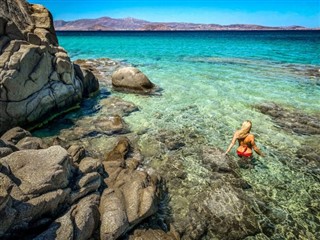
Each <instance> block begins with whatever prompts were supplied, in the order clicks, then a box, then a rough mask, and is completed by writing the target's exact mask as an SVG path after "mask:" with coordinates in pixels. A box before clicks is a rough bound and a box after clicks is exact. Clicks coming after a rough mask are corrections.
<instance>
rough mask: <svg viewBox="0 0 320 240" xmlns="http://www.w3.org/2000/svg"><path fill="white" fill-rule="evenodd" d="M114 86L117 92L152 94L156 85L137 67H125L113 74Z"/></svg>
mask: <svg viewBox="0 0 320 240" xmlns="http://www.w3.org/2000/svg"><path fill="white" fill-rule="evenodd" d="M112 86H113V88H114V89H116V90H120V91H126V92H135V93H142V94H150V93H152V92H154V91H155V85H154V84H153V83H152V82H150V80H149V79H148V77H147V76H146V75H144V74H143V73H142V72H141V71H140V70H139V69H137V68H135V67H123V68H120V69H118V70H116V71H115V72H114V73H113V74H112Z"/></svg>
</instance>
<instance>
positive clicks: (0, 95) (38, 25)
mask: <svg viewBox="0 0 320 240" xmlns="http://www.w3.org/2000/svg"><path fill="white" fill-rule="evenodd" d="M0 3H1V6H2V8H1V9H0V110H1V111H0V124H1V125H0V126H1V127H0V136H1V137H0V216H1V218H0V238H1V239H38V240H40V239H101V240H103V239H106V240H111V239H125V240H128V239H129V240H138V239H145V240H149V239H167V240H171V239H172V240H177V239H182V240H189V239H194V240H196V239H228V240H231V239H246V240H264V239H272V240H276V239H285V237H288V236H289V237H292V239H294V237H293V236H294V235H299V234H300V233H301V235H303V236H307V235H308V234H309V236H311V238H310V239H312V237H313V236H316V237H319V233H315V234H314V232H317V231H314V229H313V225H312V224H309V225H310V226H305V225H303V223H301V222H299V220H296V219H298V218H296V215H294V214H292V213H291V212H290V210H287V209H286V208H283V207H282V205H281V203H277V202H275V200H274V199H273V198H272V197H273V195H276V194H277V192H276V190H279V189H280V188H282V189H284V191H285V190H286V189H285V188H286V186H287V185H283V186H281V184H282V183H281V182H280V180H279V181H278V179H273V178H272V179H271V180H269V181H265V182H267V183H270V186H267V187H266V189H259V190H257V189H254V188H253V187H252V186H251V185H250V184H249V183H248V182H247V181H246V180H245V178H244V177H243V174H242V172H241V171H242V170H241V168H240V167H241V162H237V161H235V159H234V158H232V157H229V156H226V155H224V154H223V151H222V150H221V149H219V148H217V147H215V146H212V145H210V144H209V143H208V141H207V139H206V138H205V136H204V134H203V133H202V132H201V131H199V129H201V128H202V127H203V126H202V125H203V124H204V123H203V121H204V119H203V118H202V117H201V115H200V114H198V113H199V109H198V106H196V105H191V106H189V107H186V108H183V109H181V112H179V114H180V117H181V118H182V119H186V118H189V119H190V118H192V123H193V124H194V125H193V126H190V125H188V124H180V125H179V126H177V127H176V128H174V129H168V128H165V127H162V128H161V127H159V128H157V129H154V130H151V131H152V133H151V134H147V131H148V129H143V130H140V131H138V132H132V131H131V129H130V125H129V124H128V123H127V122H126V117H127V116H128V115H130V114H133V113H134V112H136V111H139V107H138V106H136V105H135V104H134V103H132V102H129V101H125V100H123V99H121V98H120V97H118V96H114V94H113V93H114V92H115V91H121V92H122V93H123V92H125V93H129V94H143V97H152V96H154V95H159V94H160V93H159V90H160V88H159V87H158V86H156V85H155V84H153V83H152V82H151V81H150V80H149V79H148V77H147V76H146V75H144V74H143V73H142V72H141V71H140V70H139V69H137V68H134V67H133V66H130V65H129V64H126V63H123V62H117V61H113V60H111V59H108V58H103V59H80V60H77V61H75V62H72V61H71V60H70V58H69V56H68V54H67V52H66V51H65V50H64V49H63V48H61V47H60V46H59V45H58V40H57V37H56V34H55V30H54V28H53V25H52V17H51V14H50V12H48V10H46V9H45V8H43V7H42V6H40V5H34V4H28V3H27V2H25V1H24V0H23V1H21V0H19V1H18V0H0ZM211 60H212V59H211ZM214 61H216V60H214ZM146 95H147V96H146ZM253 107H254V108H255V109H257V110H258V111H259V112H261V113H262V114H265V115H268V116H270V117H271V119H272V121H274V123H275V127H279V128H281V130H284V131H288V132H290V133H293V134H297V135H303V136H306V135H307V136H311V137H317V136H318V135H319V118H318V117H317V116H309V115H307V114H304V113H297V112H294V111H291V110H288V109H285V108H284V107H282V106H280V105H277V104H274V103H264V104H260V105H256V106H253ZM70 109H73V110H72V111H69V110H70ZM167 115H168V117H172V118H174V117H175V116H170V113H169V112H168V113H167ZM155 117H159V118H160V117H162V116H161V114H160V113H159V115H157V116H155ZM52 119H54V120H52ZM48 122H49V124H46V123H48ZM39 124H42V129H41V134H43V133H47V134H43V135H41V134H40V133H39V132H37V131H36V130H35V127H37V126H39ZM19 126H22V127H23V128H21V127H19ZM26 129H28V130H30V129H32V131H33V132H32V133H31V132H30V131H28V130H26ZM37 136H38V137H37ZM40 136H41V137H40ZM310 142H311V143H312V144H309V143H308V142H306V143H305V145H303V146H301V149H298V150H297V151H296V152H293V153H292V154H293V156H294V157H295V158H294V159H295V160H296V162H295V163H293V164H292V165H294V164H295V165H294V166H296V165H297V164H298V165H299V164H300V165H299V166H301V170H305V171H306V172H308V174H310V175H311V176H312V177H314V178H317V177H318V174H319V166H320V165H319V162H320V161H319V157H318V156H319V153H318V152H319V151H318V148H317V146H316V145H315V144H314V143H316V142H317V141H315V140H311V141H310ZM252 164H253V163H252ZM260 164H261V163H260ZM285 164H287V165H290V164H288V163H287V162H285ZM244 166H245V167H249V168H250V167H255V166H253V165H250V164H247V163H246V164H244ZM257 167H261V168H263V167H265V166H263V165H260V166H257ZM248 172H250V170H248ZM257 181H259V180H257ZM277 181H278V182H277ZM286 181H287V180H286ZM297 181H300V180H297ZM301 181H302V180H301ZM279 182H280V183H279ZM270 188H271V190H270ZM272 188H275V189H276V190H275V191H273V190H274V189H272ZM285 193H286V192H285ZM318 193H319V191H316V190H314V189H312V191H311V190H310V191H309V192H308V194H309V195H308V197H309V196H310V198H308V201H309V203H308V208H309V209H310V210H307V211H304V212H302V213H299V214H301V215H303V216H302V217H303V219H305V220H306V221H308V222H310V223H319V220H317V219H316V218H315V217H314V216H315V214H309V212H312V213H313V212H315V213H317V212H319V202H318V201H317V200H318ZM278 194H279V193H278ZM299 217H300V216H299ZM299 219H300V218H299ZM301 229H302V230H301ZM311 234H312V235H311Z"/></svg>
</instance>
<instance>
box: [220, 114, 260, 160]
mask: <svg viewBox="0 0 320 240" xmlns="http://www.w3.org/2000/svg"><path fill="white" fill-rule="evenodd" d="M251 127H252V123H251V121H249V120H247V121H244V122H243V123H242V127H241V129H240V130H237V131H236V132H235V133H234V135H233V138H232V141H231V143H230V145H229V147H228V149H227V151H226V154H227V153H228V152H229V151H230V150H231V148H232V147H233V146H234V145H235V143H236V140H238V142H239V147H238V148H237V154H238V156H239V157H240V158H246V159H249V158H251V157H252V148H253V149H254V151H255V152H256V153H258V154H259V155H260V156H264V154H263V153H262V152H261V151H260V149H259V148H258V147H257V145H256V144H255V142H254V136H253V134H250V130H251Z"/></svg>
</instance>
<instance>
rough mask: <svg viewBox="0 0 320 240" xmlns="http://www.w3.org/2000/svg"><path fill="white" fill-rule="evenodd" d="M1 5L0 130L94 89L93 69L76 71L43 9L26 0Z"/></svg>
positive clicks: (55, 110) (30, 121) (47, 114)
mask: <svg viewBox="0 0 320 240" xmlns="http://www.w3.org/2000/svg"><path fill="white" fill-rule="evenodd" d="M0 4H1V6H2V7H1V9H0V28H1V29H0V31H1V41H0V42H1V44H0V47H1V52H0V73H1V74H0V79H1V80H0V109H1V111H0V133H3V132H4V131H6V130H8V129H9V128H12V127H15V126H18V125H21V126H22V125H24V126H33V125H35V124H36V123H37V122H39V121H41V120H45V119H48V118H52V117H55V116H56V114H59V113H61V112H63V111H64V110H66V109H68V108H70V107H72V106H73V105H75V104H76V103H78V102H79V101H80V100H81V99H82V98H83V97H87V96H88V95H89V93H91V92H93V91H97V89H98V86H99V83H98V81H97V79H95V77H94V76H93V75H92V73H90V71H89V70H83V71H82V70H81V69H80V70H79V68H77V70H78V71H75V69H74V66H73V64H72V62H71V61H70V58H69V57H68V55H67V53H66V51H65V50H64V49H63V48H61V47H59V46H58V40H57V37H56V33H55V31H54V27H53V21H52V16H51V14H50V12H49V11H48V10H47V9H45V8H44V7H43V6H41V5H37V4H28V3H27V2H26V1H25V0H19V1H18V0H1V1H0ZM78 74H80V75H78Z"/></svg>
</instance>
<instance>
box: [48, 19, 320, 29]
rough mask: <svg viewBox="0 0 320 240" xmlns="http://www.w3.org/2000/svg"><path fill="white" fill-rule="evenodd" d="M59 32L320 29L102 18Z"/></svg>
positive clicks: (68, 24)
mask: <svg viewBox="0 0 320 240" xmlns="http://www.w3.org/2000/svg"><path fill="white" fill-rule="evenodd" d="M54 26H55V29H56V30H57V31H169V32H171V31H290V30H294V31H301V30H303V31H306V30H312V31H313V30H320V27H318V26H317V27H304V26H298V25H292V26H263V25H257V24H239V23H236V24H228V25H221V24H214V23H211V24H207V23H188V22H150V21H146V20H142V19H136V18H130V17H129V18H111V17H100V18H96V19H77V20H72V21H64V20H56V21H54Z"/></svg>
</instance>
